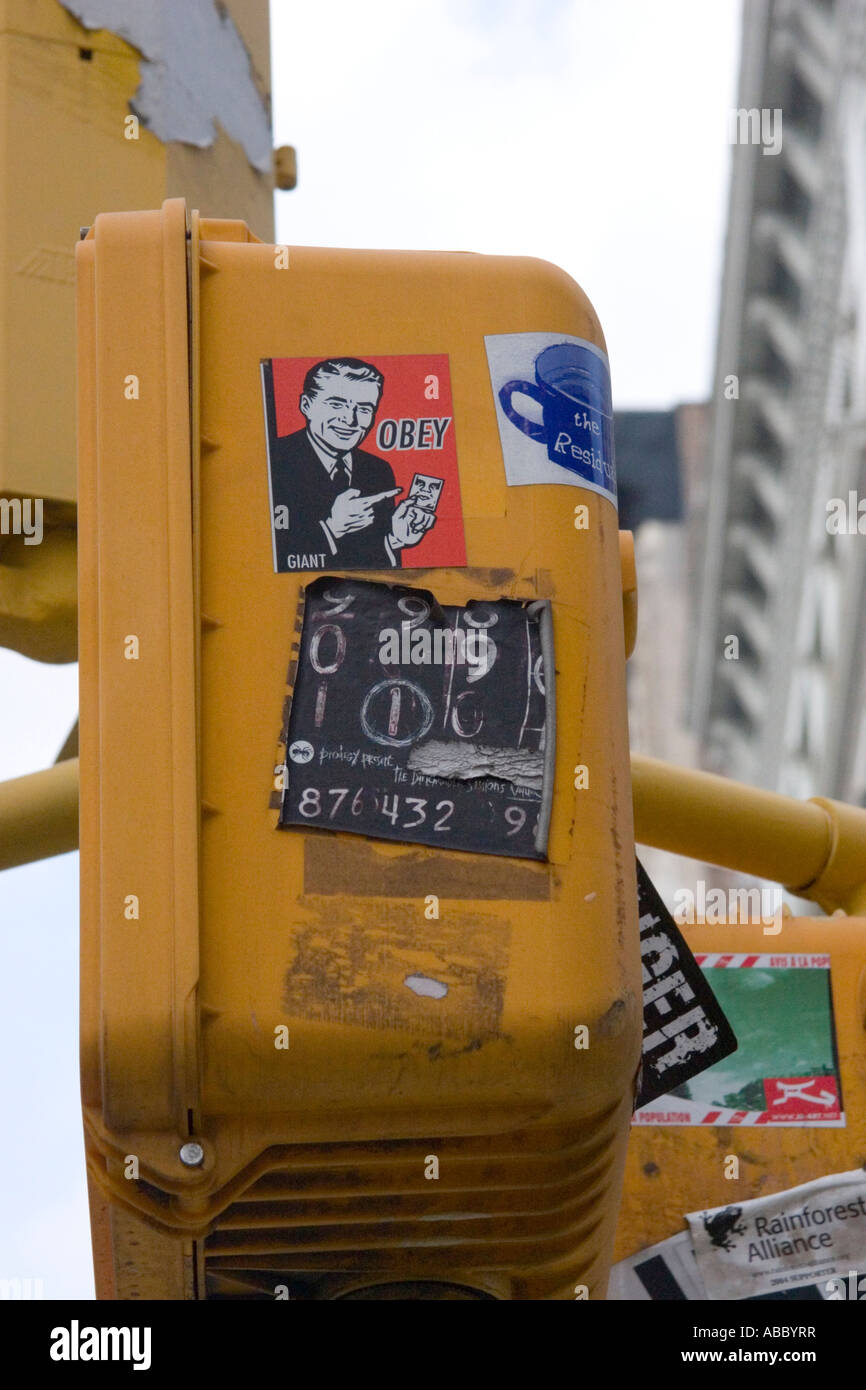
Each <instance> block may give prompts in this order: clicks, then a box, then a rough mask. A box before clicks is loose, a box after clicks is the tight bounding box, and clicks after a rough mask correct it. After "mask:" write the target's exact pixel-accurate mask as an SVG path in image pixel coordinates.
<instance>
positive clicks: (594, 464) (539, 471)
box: [484, 333, 616, 506]
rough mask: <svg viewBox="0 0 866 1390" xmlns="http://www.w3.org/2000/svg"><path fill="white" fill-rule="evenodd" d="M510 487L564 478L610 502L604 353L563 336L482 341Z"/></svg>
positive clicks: (612, 477) (612, 475) (501, 336)
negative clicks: (485, 349) (485, 352)
mask: <svg viewBox="0 0 866 1390" xmlns="http://www.w3.org/2000/svg"><path fill="white" fill-rule="evenodd" d="M484 343H485V346H486V348H487V362H488V366H489V368H490V381H491V384H492V386H493V397H494V401H495V403H496V420H497V423H498V425H499V438H500V442H501V444H502V457H503V460H504V462H505V477H506V479H507V482H508V485H509V487H526V486H529V485H530V484H533V483H567V484H568V483H570V484H571V485H572V486H574V487H582V488H587V489H588V490H589V491H590V492H599V493H601V495H602V496H603V497H607V498H609V499H610V501H611V502H613V504H614V506H616V469H615V466H614V452H613V407H612V405H611V395H610V372H609V369H608V362H607V357H606V356H605V354H604V353H603V352H602V351H601V349H600V348H597V347H596V346H595V344H594V343H588V342H586V341H585V340H584V339H583V338H574V337H571V336H569V335H568V334H565V333H494V334H489V335H488V336H487V337H486V338H485V339H484Z"/></svg>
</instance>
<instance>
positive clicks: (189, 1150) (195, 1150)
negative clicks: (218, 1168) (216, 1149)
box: [180, 1140, 204, 1168]
mask: <svg viewBox="0 0 866 1390" xmlns="http://www.w3.org/2000/svg"><path fill="white" fill-rule="evenodd" d="M180 1161H181V1163H184V1164H186V1166H187V1168H198V1167H200V1166H201V1164H202V1163H204V1149H203V1148H202V1146H201V1144H196V1143H195V1141H194V1140H190V1142H189V1143H187V1144H182V1145H181V1150H180Z"/></svg>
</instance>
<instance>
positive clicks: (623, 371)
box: [0, 0, 739, 1298]
mask: <svg viewBox="0 0 866 1390" xmlns="http://www.w3.org/2000/svg"><path fill="white" fill-rule="evenodd" d="M271 11H272V58H273V100H274V138H275V143H276V144H291V145H294V146H295V147H296V148H297V150H298V163H299V186H298V188H297V189H296V190H295V191H294V192H292V193H283V194H278V195H277V239H278V240H280V241H283V242H288V243H290V244H292V243H294V244H301V245H304V244H307V245H324V246H359V247H380V248H404V249H413V248H427V249H447V250H466V251H484V252H497V253H506V254H521V255H533V256H540V257H543V258H545V259H547V260H551V261H554V262H556V263H557V264H559V265H561V266H562V267H563V268H564V269H565V270H567V271H568V272H569V273H570V274H571V275H572V276H573V277H574V278H575V279H576V280H577V281H579V283H580V284H581V285H582V286H583V288H584V289H585V290H586V292H587V293H588V294H589V296H590V298H591V300H592V301H593V303H594V305H595V308H596V310H597V311H598V313H599V316H600V318H601V322H602V326H603V328H604V331H605V334H606V337H607V345H608V351H609V354H610V359H611V369H612V378H613V390H614V403H615V405H616V406H618V407H619V408H620V409H622V408H626V407H666V406H669V405H672V404H674V403H676V402H678V401H682V400H696V399H702V398H703V397H705V396H706V395H707V394H708V391H709V387H710V379H711V364H712V355H713V347H714V340H715V323H716V311H717V302H718V277H719V269H720V264H721V249H722V238H723V231H724V214H725V202H726V193H727V177H728V160H729V147H728V146H727V144H726V143H725V121H726V115H727V112H728V110H729V109H730V107H731V106H733V105H734V104H735V101H734V96H735V81H736V64H737V42H738V32H739V0H657V3H655V4H652V5H651V4H648V3H647V0H423V3H421V2H420V0H370V3H367V4H364V5H359V4H357V3H352V2H351V0H316V3H314V4H297V3H293V2H292V0H272V4H271ZM235 211H236V210H235V209H232V208H226V209H225V212H226V215H227V216H232V215H234V214H235ZM90 212H92V209H89V210H88V214H89V213H90ZM82 220H84V219H82ZM0 692H2V693H0V711H2V720H0V779H5V778H8V777H15V776H20V775H21V774H23V773H25V772H29V771H32V770H35V769H36V768H39V767H43V766H45V765H46V764H48V763H50V762H52V761H53V759H54V757H55V756H56V753H57V750H58V749H59V747H60V746H61V744H62V743H63V740H64V739H65V737H66V734H67V732H68V730H69V727H70V726H71V724H72V723H73V722H74V719H75V714H76V705H77V697H76V668H75V667H74V666H66V667H45V666H40V665H38V664H36V663H34V662H30V661H27V660H25V659H24V658H23V657H19V656H17V655H15V654H14V653H9V652H2V651H0ZM77 873H78V857H77V855H66V856H64V857H63V858H62V859H56V860H50V861H47V862H46V863H44V864H36V865H31V866H28V867H25V868H22V869H17V870H13V871H9V872H7V873H5V874H0V928H2V932H3V936H2V952H3V956H2V968H0V1057H2V1058H3V1067H2V1074H3V1091H4V1099H3V1111H4V1115H5V1116H6V1117H7V1124H6V1125H4V1131H5V1133H4V1142H3V1145H2V1146H0V1278H10V1277H19V1278H27V1277H30V1278H41V1279H42V1281H43V1285H44V1291H45V1296H46V1297H47V1298H66V1297H85V1298H87V1297H92V1293H93V1284H92V1274H91V1266H90V1245H89V1225H88V1218H87V1208H86V1199H85V1192H84V1171H83V1148H82V1143H81V1137H80V1129H81V1126H80V1112H79V1100H78V1080H77V1066H78V1057H77V1047H78V1043H77V1033H76V1029H77V989H78V983H77V973H78V963H77V920H78V899H77Z"/></svg>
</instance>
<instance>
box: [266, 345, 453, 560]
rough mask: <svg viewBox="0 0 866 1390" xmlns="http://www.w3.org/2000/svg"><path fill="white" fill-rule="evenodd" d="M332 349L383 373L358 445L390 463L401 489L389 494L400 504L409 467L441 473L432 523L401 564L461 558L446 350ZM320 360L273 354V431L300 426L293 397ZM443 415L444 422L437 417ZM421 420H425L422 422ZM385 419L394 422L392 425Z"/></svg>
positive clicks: (405, 494)
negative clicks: (385, 353) (381, 352)
mask: <svg viewBox="0 0 866 1390" xmlns="http://www.w3.org/2000/svg"><path fill="white" fill-rule="evenodd" d="M333 355H334V356H335V357H338V356H341V355H342V356H347V355H351V356H353V357H360V358H362V360H363V361H364V362H369V363H370V364H371V365H372V366H374V367H376V368H377V369H378V370H379V371H380V372H381V373H382V375H383V376H384V378H385V384H384V387H383V389H382V395H381V398H380V400H379V405H378V408H377V410H376V418H375V421H374V423H373V426H372V428H371V430H370V432H369V434H368V435H367V437H366V439H364V441H363V443H362V444H361V446H360V447H361V448H362V449H363V450H364V451H365V452H367V453H370V454H377V455H378V456H379V457H380V458H383V459H386V460H387V462H388V463H389V464H390V465H391V468H392V469H393V472H394V482H395V486H397V487H400V488H402V489H403V491H402V492H401V493H400V494H399V496H398V497H397V498H396V499H395V501H396V502H397V503H400V502H402V501H404V499H405V498H407V497H408V496H409V490H410V488H411V486H412V480H413V478H414V476H415V474H416V473H422V474H425V475H426V476H427V477H434V478H441V479H442V484H443V485H442V491H441V493H440V495H439V501H438V504H437V507H436V524H435V525H434V526H433V528H432V530H431V531H429V532H428V533H427V535H426V536H424V538H423V539H422V540H421V541H420V542H419V544H418V545H417V546H415V547H414V548H413V549H412V550H411V552H408V551H407V552H404V555H403V567H404V569H427V568H432V567H440V568H441V567H443V566H450V565H465V564H466V541H465V538H464V533H463V508H462V504H461V500H460V477H459V474H458V471H457V444H456V438H455V431H454V407H453V405H452V401H451V377H450V372H449V368H448V357H447V354H445V353H419V354H401V355H400V356H392V357H380V356H372V355H371V354H369V353H356V352H354V350H353V351H352V353H351V354H347V353H342V354H340V353H334V354H333ZM322 360H323V358H322V357H321V356H318V357H275V358H273V359H272V361H273V374H274V406H275V411H276V422H277V435H278V436H279V437H282V436H284V435H287V434H293V433H294V432H295V431H296V430H301V429H304V427H305V426H306V420H305V419H304V417H303V415H302V414H301V411H300V407H299V404H298V402H299V400H300V397H301V391H302V389H303V384H304V377H305V376H306V374H307V372H308V371H309V369H310V368H311V367H313V366H315V365H316V363H317V362H321V361H322ZM435 393H438V395H437V394H435ZM446 420H447V422H448V423H447V425H445V423H444V422H445V421H446ZM406 421H412V422H414V423H413V425H412V426H410V425H409V424H404V423H403V422H406ZM422 421H427V422H429V423H428V424H426V425H422V424H421V422H422ZM389 422H393V429H392V428H391V426H390V425H389ZM434 422H435V424H434ZM437 434H438V435H439V436H440V438H441V447H439V448H436V447H431V446H433V445H435V443H436V436H437ZM392 435H393V436H394V442H393V444H392V443H391V438H392ZM410 438H411V447H408V448H401V447H400V445H401V443H404V442H409V440H410ZM380 440H381V443H380V442H379V441H380ZM424 445H427V446H428V447H424Z"/></svg>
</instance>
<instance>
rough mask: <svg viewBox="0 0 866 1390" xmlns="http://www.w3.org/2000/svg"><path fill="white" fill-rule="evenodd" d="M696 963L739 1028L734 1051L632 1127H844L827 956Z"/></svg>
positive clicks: (727, 957) (705, 958)
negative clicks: (737, 1040) (738, 1043)
mask: <svg viewBox="0 0 866 1390" xmlns="http://www.w3.org/2000/svg"><path fill="white" fill-rule="evenodd" d="M695 960H696V962H697V964H698V965H699V966H700V968H701V969H702V970H703V972H704V973H705V975H706V976H707V977H708V978H711V979H712V986H713V993H714V995H715V996H716V998H717V999H718V1002H719V1004H720V1005H721V1007H722V1008H723V1009H724V1011H725V1013H726V1014H727V1016H728V1018H729V1019H730V1021H731V1023H732V1025H733V1027H734V1028H735V1029H736V1031H737V1035H738V1037H739V1039H740V1045H739V1048H738V1050H737V1053H736V1056H735V1057H732V1058H729V1059H727V1060H724V1061H721V1062H717V1063H716V1064H715V1065H714V1066H712V1067H710V1068H709V1070H707V1071H703V1072H701V1074H700V1075H699V1076H695V1077H693V1078H692V1079H691V1080H689V1081H687V1082H686V1083H684V1084H682V1085H677V1086H676V1087H669V1088H668V1093H667V1094H666V1095H664V1096H662V1097H660V1098H656V1099H655V1100H654V1102H653V1103H652V1106H651V1108H650V1109H646V1108H642V1109H640V1110H638V1112H637V1113H636V1114H635V1116H634V1120H633V1123H634V1124H644V1125H645V1124H664V1125H671V1124H683V1125H740V1126H750V1125H787V1126H800V1125H802V1126H807V1127H824V1128H840V1127H843V1126H844V1124H845V1113H844V1109H843V1106H842V1083H841V1079H840V1076H839V1064H838V1058H837V1055H836V1037H835V1031H834V1027H833V1004H832V995H831V992H830V957H829V956H827V955H772V954H764V955H761V954H753V955H748V954H744V953H742V952H740V953H737V954H733V953H728V954H721V953H718V952H717V953H714V954H710V955H707V954H704V955H697V956H695Z"/></svg>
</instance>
